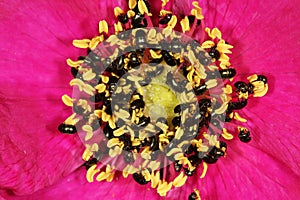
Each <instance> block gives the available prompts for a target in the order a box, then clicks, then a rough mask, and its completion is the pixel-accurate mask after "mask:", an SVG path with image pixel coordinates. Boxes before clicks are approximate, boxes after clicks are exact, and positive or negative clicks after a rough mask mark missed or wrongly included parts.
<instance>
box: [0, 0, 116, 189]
mask: <svg viewBox="0 0 300 200" xmlns="http://www.w3.org/2000/svg"><path fill="white" fill-rule="evenodd" d="M119 3H120V2H119V1H114V2H112V3H111V4H105V5H101V4H100V3H99V1H89V2H88V3H87V2H82V1H51V2H50V1H49V2H48V1H44V2H42V1H35V0H33V1H26V2H22V1H2V2H0V23H1V27H3V28H4V31H1V37H0V38H1V39H0V42H1V47H0V49H1V53H0V54H1V60H0V65H1V74H0V110H1V111H0V113H1V145H0V152H1V162H0V175H1V180H0V187H1V188H2V189H4V190H7V191H9V192H10V193H15V194H18V195H22V194H28V193H32V192H34V191H36V190H38V189H41V188H43V187H45V186H48V185H51V184H53V183H54V182H56V181H57V180H58V179H60V178H62V177H63V176H65V175H67V174H69V173H70V172H72V171H73V170H74V169H76V168H77V167H79V166H80V165H81V164H82V163H83V162H82V160H81V154H82V152H83V145H82V144H81V142H80V141H79V139H78V138H77V136H65V135H62V134H61V133H59V132H58V131H57V126H58V125H59V124H60V123H61V122H63V121H64V120H65V118H66V117H68V116H69V115H70V114H71V113H72V110H71V109H70V108H66V107H65V106H64V105H63V103H62V102H61V96H62V95H63V94H64V93H67V94H69V95H71V94H70V93H71V89H70V87H69V86H68V83H69V81H70V80H71V79H72V77H71V75H70V69H69V67H68V66H67V65H66V61H65V60H66V59H67V58H68V57H71V58H72V59H76V57H77V56H78V54H82V53H85V51H80V50H77V49H76V48H74V47H72V40H73V39H81V38H86V37H92V36H94V35H96V34H97V30H98V28H97V25H98V21H99V20H100V19H101V15H100V14H99V13H102V14H104V16H103V18H104V17H106V16H108V15H106V12H107V13H110V15H109V16H111V15H112V14H113V7H114V6H115V5H116V4H119ZM102 4H103V3H102ZM104 6H108V7H109V8H110V9H111V10H106V9H102V8H103V7H104ZM78 19H80V20H78Z"/></svg>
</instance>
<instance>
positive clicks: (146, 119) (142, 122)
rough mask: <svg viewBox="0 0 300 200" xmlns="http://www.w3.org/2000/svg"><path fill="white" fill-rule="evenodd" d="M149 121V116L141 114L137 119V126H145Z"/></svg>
mask: <svg viewBox="0 0 300 200" xmlns="http://www.w3.org/2000/svg"><path fill="white" fill-rule="evenodd" d="M149 123H150V117H145V116H142V117H141V118H140V119H139V123H138V127H142V126H146V125H147V124H149Z"/></svg>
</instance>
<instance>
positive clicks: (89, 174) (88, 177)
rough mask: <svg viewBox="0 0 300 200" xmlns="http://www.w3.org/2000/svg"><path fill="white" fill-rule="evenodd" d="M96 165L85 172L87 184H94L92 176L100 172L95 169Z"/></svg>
mask: <svg viewBox="0 0 300 200" xmlns="http://www.w3.org/2000/svg"><path fill="white" fill-rule="evenodd" d="M96 167H97V165H93V166H91V167H90V168H89V169H88V170H87V172H86V180H87V181H88V182H89V183H92V182H94V176H95V175H96V174H97V173H98V172H100V170H99V169H96Z"/></svg>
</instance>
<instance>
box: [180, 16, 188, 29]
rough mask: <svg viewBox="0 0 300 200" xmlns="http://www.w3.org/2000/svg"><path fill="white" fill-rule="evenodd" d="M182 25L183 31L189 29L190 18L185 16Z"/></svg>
mask: <svg viewBox="0 0 300 200" xmlns="http://www.w3.org/2000/svg"><path fill="white" fill-rule="evenodd" d="M180 25H181V29H182V32H183V33H185V32H186V31H189V30H190V23H189V18H188V17H187V16H185V18H184V19H182V20H181V21H180Z"/></svg>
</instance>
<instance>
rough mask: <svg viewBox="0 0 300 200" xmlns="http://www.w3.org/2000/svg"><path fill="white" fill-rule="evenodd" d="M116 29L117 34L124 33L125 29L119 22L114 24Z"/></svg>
mask: <svg viewBox="0 0 300 200" xmlns="http://www.w3.org/2000/svg"><path fill="white" fill-rule="evenodd" d="M114 28H115V32H116V34H117V33H120V32H122V31H123V27H122V24H121V22H118V23H116V24H114Z"/></svg>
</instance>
